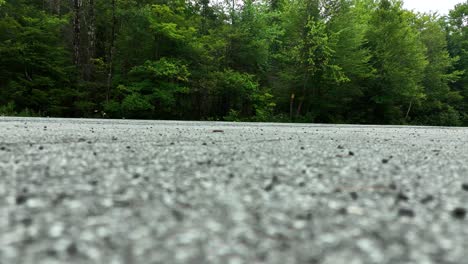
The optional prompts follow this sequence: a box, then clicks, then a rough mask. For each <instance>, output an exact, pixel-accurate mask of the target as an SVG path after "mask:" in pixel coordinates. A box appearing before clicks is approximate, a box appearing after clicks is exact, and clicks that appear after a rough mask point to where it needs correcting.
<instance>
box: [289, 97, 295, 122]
mask: <svg viewBox="0 0 468 264" xmlns="http://www.w3.org/2000/svg"><path fill="white" fill-rule="evenodd" d="M295 97H296V95H295V94H291V101H290V102H289V119H290V120H291V121H293V108H294V98H295Z"/></svg>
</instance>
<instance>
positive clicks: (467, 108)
mask: <svg viewBox="0 0 468 264" xmlns="http://www.w3.org/2000/svg"><path fill="white" fill-rule="evenodd" d="M467 17H468V1H466V2H465V3H463V4H460V5H457V6H455V7H454V9H453V10H452V11H451V12H450V14H449V16H447V17H441V16H438V15H434V14H416V13H414V12H411V11H407V10H404V9H403V8H402V2H401V1H397V0H255V1H254V0H244V1H241V0H224V1H213V0H211V1H210V0H68V1H65V0H42V1H37V0H0V114H2V113H3V114H9V115H13V114H17V115H40V116H61V117H103V116H105V117H110V118H152V119H190V120H233V121H237V120H245V121H295V122H325V123H328V122H330V123H376V124H418V125H419V124H424V125H468V29H467V25H468V18H467Z"/></svg>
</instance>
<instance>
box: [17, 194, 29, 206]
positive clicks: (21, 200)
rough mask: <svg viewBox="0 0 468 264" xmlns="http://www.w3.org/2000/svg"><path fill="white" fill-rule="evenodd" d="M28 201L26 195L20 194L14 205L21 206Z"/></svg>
mask: <svg viewBox="0 0 468 264" xmlns="http://www.w3.org/2000/svg"><path fill="white" fill-rule="evenodd" d="M27 201H28V197H27V196H26V195H23V194H20V195H18V196H16V204H17V205H22V204H24V203H26V202H27Z"/></svg>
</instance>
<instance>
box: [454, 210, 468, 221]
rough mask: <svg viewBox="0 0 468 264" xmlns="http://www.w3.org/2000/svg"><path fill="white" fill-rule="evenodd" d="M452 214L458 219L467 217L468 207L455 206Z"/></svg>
mask: <svg viewBox="0 0 468 264" xmlns="http://www.w3.org/2000/svg"><path fill="white" fill-rule="evenodd" d="M452 216H453V217H454V218H456V219H460V220H461V219H465V217H466V209H465V208H461V207H459V208H455V209H454V210H453V211H452Z"/></svg>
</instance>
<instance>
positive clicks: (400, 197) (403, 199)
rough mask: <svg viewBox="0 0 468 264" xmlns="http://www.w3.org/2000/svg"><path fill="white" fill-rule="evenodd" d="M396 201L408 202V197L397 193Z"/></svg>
mask: <svg viewBox="0 0 468 264" xmlns="http://www.w3.org/2000/svg"><path fill="white" fill-rule="evenodd" d="M397 200H398V201H408V200H409V197H408V196H407V195H406V194H404V193H399V194H398V195H397Z"/></svg>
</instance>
